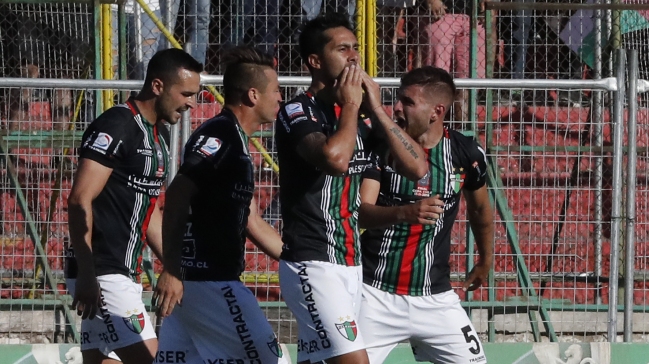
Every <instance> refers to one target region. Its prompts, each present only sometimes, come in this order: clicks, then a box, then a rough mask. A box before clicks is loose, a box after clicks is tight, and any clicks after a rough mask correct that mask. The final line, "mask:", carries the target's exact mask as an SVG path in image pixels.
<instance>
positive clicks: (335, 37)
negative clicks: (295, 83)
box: [320, 27, 360, 82]
mask: <svg viewBox="0 0 649 364" xmlns="http://www.w3.org/2000/svg"><path fill="white" fill-rule="evenodd" d="M325 34H326V35H327V37H329V38H330V39H331V40H330V41H329V42H328V43H327V44H326V45H325V46H324V49H323V50H322V56H321V57H320V66H321V69H322V71H323V73H324V74H325V75H326V76H327V78H328V79H329V80H330V81H331V82H333V80H335V79H337V78H338V77H339V76H340V74H341V73H342V72H343V70H344V69H345V67H348V66H351V65H352V64H358V63H359V62H360V57H359V55H358V40H357V39H356V36H355V35H354V33H352V32H351V31H350V30H349V29H347V28H345V27H338V28H331V29H327V30H326V31H325Z"/></svg>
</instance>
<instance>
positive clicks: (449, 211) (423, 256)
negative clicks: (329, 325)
mask: <svg viewBox="0 0 649 364" xmlns="http://www.w3.org/2000/svg"><path fill="white" fill-rule="evenodd" d="M455 94H456V90H455V84H454V83H453V79H452V77H451V76H450V75H449V74H448V73H447V72H446V71H444V70H442V69H440V68H435V67H431V66H427V67H423V68H419V69H415V70H412V71H410V72H408V73H407V74H405V75H404V76H403V77H402V79H401V87H400V89H399V92H398V102H397V104H396V105H395V107H394V112H395V115H396V116H397V121H398V123H400V124H401V125H402V126H403V128H404V130H406V132H408V134H410V136H411V137H412V138H413V139H415V140H417V142H418V143H419V144H420V145H421V146H422V147H423V148H424V150H425V152H426V159H427V161H428V165H429V171H428V173H427V174H426V176H425V177H424V178H421V179H412V178H408V177H406V176H403V175H401V174H399V173H398V172H396V171H394V170H393V169H392V168H390V166H389V165H387V164H386V163H385V161H384V160H382V159H381V158H380V156H379V158H376V159H375V161H376V162H375V167H373V168H369V169H368V170H367V171H366V172H365V174H364V179H363V184H362V186H361V207H360V212H359V223H360V226H361V227H362V228H367V230H366V231H365V232H364V233H363V235H362V236H361V249H362V253H363V281H364V284H363V301H362V305H361V316H360V318H361V319H360V325H361V327H362V328H363V330H364V335H365V340H366V343H367V353H368V356H369V358H370V362H371V363H373V364H374V363H382V362H383V361H384V360H385V358H386V357H387V356H388V354H389V353H390V350H392V349H393V348H394V347H395V345H397V343H399V342H401V341H403V340H406V339H409V340H410V344H411V346H412V351H413V353H414V355H415V359H416V360H417V361H432V362H434V363H439V364H446V363H456V364H460V363H462V364H466V363H486V358H485V355H484V351H483V348H482V346H481V343H480V340H479V339H478V336H477V334H476V332H475V330H474V328H473V325H472V324H471V321H470V320H469V318H468V317H467V315H466V313H465V312H464V310H463V309H462V306H461V305H460V299H459V298H458V296H457V294H455V292H454V291H453V290H452V289H451V282H450V267H449V256H450V251H451V236H450V234H451V228H452V226H453V223H454V222H455V217H456V215H457V212H458V209H459V205H460V194H463V195H464V198H465V200H466V206H467V208H466V210H467V216H468V219H469V223H470V225H471V229H472V231H473V234H474V235H475V239H476V245H477V247H478V252H479V255H480V261H479V262H478V263H477V264H476V265H475V267H474V268H473V270H472V271H471V272H470V273H469V275H468V278H467V279H466V281H465V282H464V285H463V289H464V290H465V291H466V290H474V289H477V288H478V287H480V285H481V284H483V283H484V282H485V281H486V279H487V274H488V273H489V269H491V264H492V263H491V261H492V255H493V229H494V228H493V213H492V209H491V206H490V203H489V195H488V193H487V187H486V185H485V178H486V169H487V162H486V158H485V153H484V150H483V149H482V148H481V147H480V146H479V145H478V144H477V143H476V142H475V140H473V139H472V138H470V137H467V136H464V135H462V134H461V133H459V132H457V131H455V130H451V129H449V128H447V127H446V126H445V125H444V116H445V115H446V114H447V112H448V110H449V108H450V107H451V104H452V103H453V100H454V98H455Z"/></svg>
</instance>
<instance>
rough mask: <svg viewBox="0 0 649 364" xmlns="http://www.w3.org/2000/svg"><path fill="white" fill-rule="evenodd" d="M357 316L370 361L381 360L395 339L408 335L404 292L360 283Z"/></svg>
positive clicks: (408, 321) (404, 338) (406, 306)
mask: <svg viewBox="0 0 649 364" xmlns="http://www.w3.org/2000/svg"><path fill="white" fill-rule="evenodd" d="M359 317H360V321H359V326H360V327H361V328H362V329H363V335H365V342H366V343H367V348H366V350H367V356H368V358H369V361H370V363H372V364H380V363H383V362H384V361H385V359H386V358H387V357H388V355H389V354H390V352H391V351H392V349H394V348H395V347H396V346H397V344H398V343H399V342H402V341H404V340H407V339H409V338H410V328H409V326H410V313H409V308H408V302H407V301H406V300H405V299H404V296H400V295H395V294H392V293H388V292H385V291H382V290H379V289H376V288H374V287H372V286H370V285H367V284H363V300H362V303H361V313H360V315H359Z"/></svg>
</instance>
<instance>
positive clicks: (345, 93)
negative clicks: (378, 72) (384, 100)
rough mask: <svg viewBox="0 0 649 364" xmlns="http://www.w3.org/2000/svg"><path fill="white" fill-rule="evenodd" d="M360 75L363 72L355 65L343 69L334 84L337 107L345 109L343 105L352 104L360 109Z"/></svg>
mask: <svg viewBox="0 0 649 364" xmlns="http://www.w3.org/2000/svg"><path fill="white" fill-rule="evenodd" d="M362 73H363V70H362V69H361V67H360V66H358V65H356V64H352V65H351V66H349V67H345V69H344V70H343V72H342V73H341V74H340V78H338V79H337V80H336V83H335V84H334V90H335V95H336V102H337V103H338V105H340V106H341V107H345V104H353V105H356V106H357V107H359V108H360V106H361V103H362V102H363V87H362V79H361V77H362Z"/></svg>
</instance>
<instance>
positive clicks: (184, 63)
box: [144, 48, 203, 87]
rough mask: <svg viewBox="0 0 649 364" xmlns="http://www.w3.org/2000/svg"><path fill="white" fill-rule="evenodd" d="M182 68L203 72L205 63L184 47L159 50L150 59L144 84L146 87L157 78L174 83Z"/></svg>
mask: <svg viewBox="0 0 649 364" xmlns="http://www.w3.org/2000/svg"><path fill="white" fill-rule="evenodd" d="M180 69H186V70H189V71H192V72H196V73H201V72H203V64H202V63H200V62H199V61H197V60H195V59H194V57H192V56H191V55H189V53H187V52H185V51H183V50H182V49H178V48H169V49H165V50H162V51H159V52H157V53H156V54H154V55H153V57H151V60H150V61H149V65H148V66H147V69H146V77H145V78H144V85H145V87H147V85H151V82H152V81H153V80H154V79H156V78H158V79H160V80H162V82H164V83H170V84H174V83H176V81H177V79H178V70H180Z"/></svg>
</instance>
